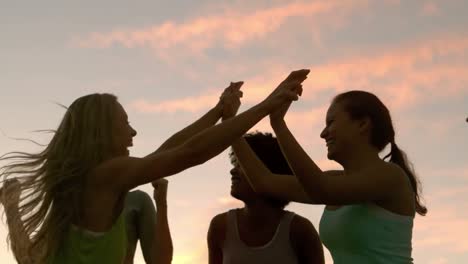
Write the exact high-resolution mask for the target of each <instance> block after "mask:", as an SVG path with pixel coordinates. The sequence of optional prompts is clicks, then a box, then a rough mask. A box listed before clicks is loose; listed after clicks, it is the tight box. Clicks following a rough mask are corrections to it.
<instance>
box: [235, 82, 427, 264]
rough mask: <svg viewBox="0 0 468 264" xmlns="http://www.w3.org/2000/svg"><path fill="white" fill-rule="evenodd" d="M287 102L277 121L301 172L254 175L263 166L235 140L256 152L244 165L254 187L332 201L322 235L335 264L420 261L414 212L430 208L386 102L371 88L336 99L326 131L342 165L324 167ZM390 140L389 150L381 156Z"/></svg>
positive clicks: (289, 155) (274, 121)
mask: <svg viewBox="0 0 468 264" xmlns="http://www.w3.org/2000/svg"><path fill="white" fill-rule="evenodd" d="M288 108H289V105H285V106H283V107H282V108H280V109H278V110H277V111H275V112H273V113H271V114H270V122H271V126H272V128H273V130H274V131H275V133H276V136H277V138H278V141H279V143H280V145H281V149H282V151H283V153H284V155H285V156H286V158H287V160H288V162H289V164H290V166H291V169H292V171H293V173H294V175H295V176H296V177H289V176H285V175H277V174H273V173H270V174H269V175H268V174H267V173H264V170H265V168H264V167H263V168H261V171H262V172H263V173H255V172H254V171H252V170H254V169H255V168H259V167H261V164H260V163H259V162H258V159H256V158H255V157H254V154H253V153H252V152H249V151H248V149H247V148H245V147H244V146H243V145H241V144H240V143H239V142H236V143H235V144H237V145H235V147H236V154H237V155H238V156H239V155H244V160H245V158H246V157H250V159H249V161H250V162H249V163H244V164H241V166H242V168H243V169H244V170H245V171H247V173H246V175H250V176H251V175H253V176H254V177H252V176H251V177H250V178H249V181H250V183H251V184H252V186H253V188H254V189H255V190H256V191H257V192H260V193H263V194H265V195H270V196H274V197H277V198H281V199H285V200H291V201H296V202H302V203H310V204H325V205H326V207H325V210H324V213H323V215H322V218H321V221H320V237H321V239H322V242H323V243H324V245H325V246H326V247H327V248H328V249H329V251H330V253H331V255H332V257H333V261H334V263H335V264H342V263H346V264H349V263H382V264H386V263H405V264H406V263H413V259H412V257H411V251H412V243H411V240H412V230H413V220H414V216H415V214H416V213H418V214H420V215H425V214H426V212H427V209H426V207H425V206H424V205H423V204H422V203H421V201H420V186H419V181H418V179H417V178H416V175H415V173H414V171H413V170H412V167H411V166H410V165H409V163H408V161H407V159H406V155H405V154H404V153H403V151H401V150H400V148H399V147H398V146H397V144H396V141H395V130H394V128H393V124H392V120H391V117H390V113H389V111H388V109H387V107H385V105H384V104H383V103H382V102H381V101H380V100H379V99H378V98H377V96H375V95H374V94H371V93H369V92H364V91H349V92H345V93H342V94H339V95H337V96H336V97H335V98H334V99H333V101H332V103H331V105H330V107H329V109H328V112H327V116H326V126H325V128H324V129H323V131H322V132H321V134H320V137H321V138H323V139H324V140H325V142H326V146H327V149H328V154H327V155H328V158H329V159H330V160H334V161H336V162H338V163H339V164H340V165H341V166H342V167H343V170H342V171H323V170H322V169H320V167H319V166H318V165H317V164H316V163H315V162H314V161H313V160H312V159H311V158H310V157H309V156H308V155H307V153H306V152H305V151H304V149H303V148H302V147H301V146H300V145H299V143H298V142H297V141H296V139H295V138H294V136H293V135H292V133H291V132H290V130H289V129H288V127H287V125H286V122H285V121H284V116H285V114H286V112H287V110H288ZM387 145H390V149H391V150H390V153H389V154H388V155H387V156H386V157H385V158H384V159H381V158H380V156H379V154H380V153H381V152H382V151H383V150H384V148H385V147H386V146H387ZM387 158H390V159H389V160H388V161H386V159H387ZM253 164H254V165H255V166H253ZM249 169H250V170H251V171H250V172H249V171H248V170H249ZM258 170H260V169H258Z"/></svg>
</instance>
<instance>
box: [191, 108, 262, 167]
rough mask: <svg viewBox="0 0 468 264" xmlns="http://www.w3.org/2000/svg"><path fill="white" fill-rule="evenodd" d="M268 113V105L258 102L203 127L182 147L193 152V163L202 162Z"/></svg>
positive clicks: (218, 151) (223, 148)
mask: <svg viewBox="0 0 468 264" xmlns="http://www.w3.org/2000/svg"><path fill="white" fill-rule="evenodd" d="M268 113H269V106H268V105H267V104H265V103H260V104H258V105H256V106H254V107H252V108H250V109H249V110H247V111H245V112H243V113H241V114H239V115H237V116H236V117H233V118H231V119H228V120H226V121H224V122H223V123H221V124H218V125H216V126H213V127H210V128H207V129H205V130H204V131H203V132H201V133H199V134H197V135H195V136H194V137H192V138H191V139H189V140H188V141H187V142H186V143H185V144H184V145H185V146H184V147H185V148H186V149H188V150H190V151H192V153H194V154H193V155H192V157H193V158H194V161H193V162H194V163H195V164H201V163H204V162H205V161H207V160H209V159H211V158H213V157H214V156H216V155H218V154H219V153H221V152H222V151H223V150H225V149H226V148H227V147H229V146H230V145H231V144H232V142H233V141H234V140H235V139H237V138H239V137H241V136H242V135H244V134H245V133H246V132H247V131H248V130H249V129H250V128H251V127H253V126H254V125H255V124H257V123H258V122H259V121H260V120H261V119H262V118H263V117H265V116H266V115H267V114H268Z"/></svg>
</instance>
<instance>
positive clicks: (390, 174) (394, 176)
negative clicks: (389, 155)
mask: <svg viewBox="0 0 468 264" xmlns="http://www.w3.org/2000/svg"><path fill="white" fill-rule="evenodd" d="M374 170H376V173H379V174H380V175H382V177H384V178H385V179H386V180H387V181H390V182H391V183H394V184H397V185H401V184H406V182H407V178H408V176H407V175H406V173H405V171H404V170H403V169H402V168H401V167H400V166H398V165H397V164H395V163H392V162H385V161H384V162H382V163H381V164H379V165H378V166H377V167H376V168H375V169H374Z"/></svg>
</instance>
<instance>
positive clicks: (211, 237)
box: [208, 212, 227, 246]
mask: <svg viewBox="0 0 468 264" xmlns="http://www.w3.org/2000/svg"><path fill="white" fill-rule="evenodd" d="M226 221H227V212H225V213H222V214H218V215H216V216H215V217H213V219H211V222H210V227H209V228H208V244H209V245H213V246H214V245H219V244H220V243H222V242H223V241H224V239H225V237H226Z"/></svg>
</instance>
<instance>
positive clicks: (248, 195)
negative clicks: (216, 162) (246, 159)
mask: <svg viewBox="0 0 468 264" xmlns="http://www.w3.org/2000/svg"><path fill="white" fill-rule="evenodd" d="M233 165H234V167H233V168H232V169H231V171H230V173H231V195H232V197H234V198H236V199H238V200H241V201H244V202H246V201H249V200H252V199H254V198H255V197H257V194H256V193H255V191H254V190H253V189H252V187H251V186H250V184H249V182H248V181H247V179H246V176H245V174H244V171H243V170H242V168H241V167H240V165H239V163H238V162H236V161H234V162H233Z"/></svg>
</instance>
